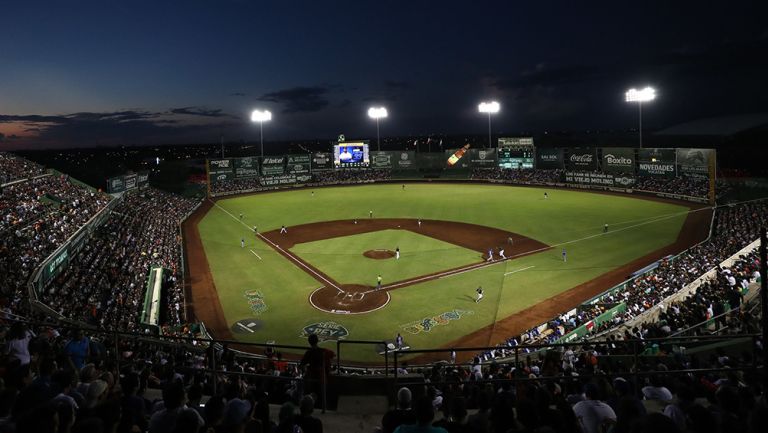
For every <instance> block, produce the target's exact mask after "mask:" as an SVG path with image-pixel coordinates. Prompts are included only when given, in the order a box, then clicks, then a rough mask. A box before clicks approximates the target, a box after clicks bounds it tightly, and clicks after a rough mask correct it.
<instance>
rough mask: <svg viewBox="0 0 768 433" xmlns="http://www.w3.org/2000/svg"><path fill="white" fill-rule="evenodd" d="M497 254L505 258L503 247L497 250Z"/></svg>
mask: <svg viewBox="0 0 768 433" xmlns="http://www.w3.org/2000/svg"><path fill="white" fill-rule="evenodd" d="M499 255H500V256H501V259H502V260H503V259H506V258H507V256H505V255H504V249H503V248H502V249H500V250H499Z"/></svg>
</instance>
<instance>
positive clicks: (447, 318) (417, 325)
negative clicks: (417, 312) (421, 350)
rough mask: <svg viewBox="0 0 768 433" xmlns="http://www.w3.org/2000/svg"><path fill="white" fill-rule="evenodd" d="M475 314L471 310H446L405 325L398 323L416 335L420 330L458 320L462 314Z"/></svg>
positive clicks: (426, 330) (404, 329)
mask: <svg viewBox="0 0 768 433" xmlns="http://www.w3.org/2000/svg"><path fill="white" fill-rule="evenodd" d="M472 314H475V312H474V311H471V310H458V309H456V310H453V311H446V312H445V313H442V314H438V315H436V316H432V317H425V318H423V319H421V320H416V321H414V322H411V323H406V324H405V325H400V329H402V330H403V331H405V332H408V333H410V334H413V335H416V334H419V333H421V332H430V331H431V330H432V329H434V328H435V327H436V326H445V325H448V324H449V323H450V322H451V321H454V320H459V319H461V317H462V316H467V315H472Z"/></svg>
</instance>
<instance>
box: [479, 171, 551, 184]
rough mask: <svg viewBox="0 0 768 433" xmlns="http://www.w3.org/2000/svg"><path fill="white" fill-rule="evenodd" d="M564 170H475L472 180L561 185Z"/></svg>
mask: <svg viewBox="0 0 768 433" xmlns="http://www.w3.org/2000/svg"><path fill="white" fill-rule="evenodd" d="M564 176H565V170H541V169H520V170H517V169H511V168H475V169H474V170H472V179H480V180H491V181H500V182H505V183H506V182H508V183H520V184H526V185H527V184H531V185H551V184H555V183H563V181H564V179H563V177H564Z"/></svg>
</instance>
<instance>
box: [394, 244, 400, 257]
mask: <svg viewBox="0 0 768 433" xmlns="http://www.w3.org/2000/svg"><path fill="white" fill-rule="evenodd" d="M395 260H400V247H397V248H395Z"/></svg>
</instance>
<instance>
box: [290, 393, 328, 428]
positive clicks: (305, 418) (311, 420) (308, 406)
mask: <svg viewBox="0 0 768 433" xmlns="http://www.w3.org/2000/svg"><path fill="white" fill-rule="evenodd" d="M314 410H315V400H314V399H313V398H312V396H311V395H305V396H304V397H302V399H301V402H300V404H299V416H297V417H296V424H298V425H299V427H301V430H302V431H303V432H304V433H323V422H322V421H320V419H319V418H316V417H314V416H312V412H313V411H314Z"/></svg>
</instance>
